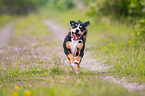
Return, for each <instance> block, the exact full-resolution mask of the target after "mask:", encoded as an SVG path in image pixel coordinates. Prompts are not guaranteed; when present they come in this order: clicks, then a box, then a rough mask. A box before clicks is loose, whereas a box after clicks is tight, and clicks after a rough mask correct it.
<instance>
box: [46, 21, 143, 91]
mask: <svg viewBox="0 0 145 96" xmlns="http://www.w3.org/2000/svg"><path fill="white" fill-rule="evenodd" d="M44 23H45V24H46V25H48V27H49V32H52V33H53V34H54V35H55V37H56V40H59V42H60V43H62V42H63V39H64V38H65V36H66V35H67V33H68V31H67V29H66V28H64V27H61V26H60V25H58V24H55V23H54V22H53V21H51V20H44ZM55 51H57V55H58V54H59V56H60V57H61V58H65V55H64V53H63V48H62V47H60V48H56V50H55ZM67 65H68V64H67ZM111 67H113V66H107V65H106V64H102V63H101V62H98V61H97V60H96V59H92V58H91V55H90V53H89V51H87V50H85V55H84V57H83V60H82V62H81V64H80V68H83V69H87V70H92V71H97V72H99V71H100V72H106V71H107V70H109V68H111ZM100 78H101V79H103V80H104V81H109V82H111V83H114V84H117V85H119V86H121V87H124V88H127V89H128V90H129V91H131V92H135V91H142V90H144V89H145V84H142V85H139V83H138V82H135V83H128V82H127V81H126V80H125V79H124V78H122V79H117V78H116V77H115V76H107V75H106V74H104V75H103V76H100Z"/></svg>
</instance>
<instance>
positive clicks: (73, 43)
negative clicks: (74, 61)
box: [70, 39, 79, 56]
mask: <svg viewBox="0 0 145 96" xmlns="http://www.w3.org/2000/svg"><path fill="white" fill-rule="evenodd" d="M78 44H79V42H78V40H73V39H72V40H71V42H70V46H71V52H72V55H73V56H76V53H77V45H78Z"/></svg>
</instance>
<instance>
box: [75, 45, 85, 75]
mask: <svg viewBox="0 0 145 96" xmlns="http://www.w3.org/2000/svg"><path fill="white" fill-rule="evenodd" d="M77 48H78V53H79V54H78V56H77V57H76V60H75V61H74V63H75V64H76V73H79V70H80V65H79V64H80V62H81V59H82V58H81V57H80V54H81V49H82V48H83V42H81V43H79V44H78V45H77Z"/></svg>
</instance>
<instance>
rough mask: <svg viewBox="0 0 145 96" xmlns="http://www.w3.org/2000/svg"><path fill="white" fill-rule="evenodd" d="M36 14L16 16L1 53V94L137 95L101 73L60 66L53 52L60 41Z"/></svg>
mask: <svg viewBox="0 0 145 96" xmlns="http://www.w3.org/2000/svg"><path fill="white" fill-rule="evenodd" d="M37 16H38V15H33V14H31V15H28V16H26V17H23V18H20V19H19V20H18V22H17V24H16V25H15V31H16V32H15V34H16V35H14V37H15V38H13V39H12V40H11V41H9V46H8V47H7V48H6V49H4V52H3V53H2V54H0V95H1V96H49V95H50V96H68V95H69V96H90V95H91V96H100V95H101V96H108V95H111V96H123V95H124V96H126V95H127V96H136V94H133V93H129V92H128V91H127V90H126V89H124V88H120V87H119V86H117V85H114V84H111V83H109V82H107V81H102V79H99V76H101V75H103V74H104V73H101V72H100V73H99V72H93V71H87V70H86V71H85V70H83V71H82V72H81V74H75V73H74V72H73V71H71V70H70V69H69V68H68V67H67V66H63V62H64V61H63V58H60V57H58V56H56V55H55V54H54V53H53V51H55V50H54V49H55V48H56V47H58V46H59V44H58V45H57V43H55V40H54V39H53V38H52V34H51V33H49V32H48V31H47V27H46V25H45V24H43V23H42V22H41V19H40V17H39V16H38V17H37ZM42 17H43V16H42ZM42 17H41V18H42ZM42 19H43V18H42ZM39 25H40V26H41V28H40V26H39ZM47 32H48V33H47Z"/></svg>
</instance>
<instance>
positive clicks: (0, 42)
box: [0, 22, 15, 49]
mask: <svg viewBox="0 0 145 96" xmlns="http://www.w3.org/2000/svg"><path fill="white" fill-rule="evenodd" d="M14 24H15V23H14V22H12V23H10V24H8V25H6V26H5V27H4V28H3V29H2V30H1V31H0V49H1V48H4V47H5V46H6V45H7V42H8V41H9V39H10V37H11V34H12V33H13V26H14Z"/></svg>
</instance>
